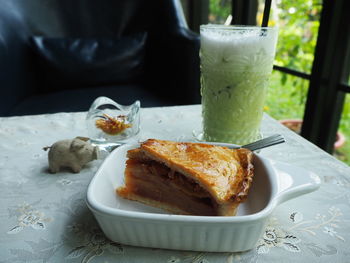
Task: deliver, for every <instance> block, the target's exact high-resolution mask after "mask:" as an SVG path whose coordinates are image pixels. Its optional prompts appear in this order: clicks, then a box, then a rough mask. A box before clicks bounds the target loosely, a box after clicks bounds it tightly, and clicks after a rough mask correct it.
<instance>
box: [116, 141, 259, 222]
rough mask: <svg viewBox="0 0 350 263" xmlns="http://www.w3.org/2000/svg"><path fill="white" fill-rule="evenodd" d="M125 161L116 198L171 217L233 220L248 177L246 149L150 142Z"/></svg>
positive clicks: (248, 153)
mask: <svg viewBox="0 0 350 263" xmlns="http://www.w3.org/2000/svg"><path fill="white" fill-rule="evenodd" d="M127 157H128V160H127V161H126V169H125V186H123V187H120V188H118V189H117V193H118V194H119V196H121V197H123V198H126V199H130V200H135V201H139V202H142V203H144V204H147V205H150V206H154V207H158V208H162V209H165V210H167V211H170V212H172V213H175V214H186V215H205V216H233V215H235V214H236V209H237V207H238V205H239V204H240V203H241V202H243V201H244V200H245V199H246V197H247V194H248V190H249V188H250V185H251V182H252V177H253V164H252V157H253V154H252V152H251V151H249V150H247V149H235V150H233V149H229V148H227V147H221V146H214V145H209V144H204V143H187V142H172V141H164V140H156V139H149V140H147V141H145V142H144V143H142V144H141V146H140V147H139V148H136V149H132V150H129V151H128V153H127Z"/></svg>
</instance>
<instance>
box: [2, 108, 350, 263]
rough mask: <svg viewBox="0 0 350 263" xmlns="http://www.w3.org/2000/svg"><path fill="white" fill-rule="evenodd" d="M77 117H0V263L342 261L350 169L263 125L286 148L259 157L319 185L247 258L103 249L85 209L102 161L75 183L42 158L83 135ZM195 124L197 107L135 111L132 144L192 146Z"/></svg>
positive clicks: (274, 220) (348, 230) (292, 205)
mask: <svg viewBox="0 0 350 263" xmlns="http://www.w3.org/2000/svg"><path fill="white" fill-rule="evenodd" d="M85 115H86V113H58V114H49V115H38V116H24V117H11V118H0V199H1V205H0V221H1V224H0V262H103V263H107V262H142V263H146V262H152V263H154V262H165V263H178V262H188V263H190V262H193V263H200V262H201V263H209V262H210V263H211V262H225V263H226V262H227V263H230V262H327V263H328V262H350V250H349V245H350V222H349V219H350V168H349V167H348V166H347V165H345V164H343V163H341V162H340V161H338V160H336V159H335V158H333V157H332V156H330V155H329V154H327V153H325V152H323V151H322V150H320V149H319V148H317V147H316V146H314V145H312V144H311V143H309V142H308V141H306V140H304V139H303V138H302V137H300V136H298V135H296V134H294V133H293V132H291V131H289V130H288V129H286V128H285V127H283V126H282V125H280V124H279V123H278V122H276V121H275V120H273V119H272V118H270V117H269V116H264V120H263V126H262V132H263V134H264V136H268V135H271V134H274V133H281V134H283V135H284V136H285V137H286V140H287V143H285V144H283V145H279V146H275V147H271V148H268V149H265V150H263V151H262V152H261V154H262V155H263V156H266V157H268V158H272V159H275V160H278V161H283V162H288V163H290V164H293V165H297V166H301V167H304V168H306V169H308V170H310V171H313V172H314V173H316V174H318V175H319V176H320V177H321V179H322V186H321V188H320V189H319V190H318V191H316V192H313V193H311V194H307V195H304V196H301V197H298V198H296V199H293V200H290V201H288V202H286V203H284V204H282V205H280V206H278V208H277V209H276V210H275V211H274V213H273V215H272V217H271V218H270V221H269V224H268V226H267V228H266V230H265V233H264V235H263V236H262V237H261V239H260V240H259V242H258V245H257V247H256V248H255V249H253V250H250V251H248V252H244V253H205V252H188V251H172V250H162V249H148V248H138V247H132V246H125V245H122V244H117V243H113V242H111V241H109V240H108V239H106V238H105V237H104V235H103V233H102V232H101V230H100V228H99V227H98V225H97V223H96V221H95V219H94V217H93V215H92V213H91V212H90V211H89V210H88V208H87V206H86V204H85V196H86V189H87V186H88V184H89V182H90V180H91V178H92V177H93V176H94V174H95V172H96V170H97V169H98V167H99V165H100V164H101V161H100V160H98V161H93V162H91V163H90V164H89V165H88V166H87V167H86V168H84V169H83V170H82V171H81V172H80V173H79V174H72V173H58V174H50V173H48V162H47V152H45V151H43V150H42V148H43V147H45V146H49V145H51V144H52V143H54V142H55V141H58V140H61V139H67V138H74V137H75V136H86V128H85ZM200 116H201V115H200V106H199V105H196V106H183V107H167V108H147V109H142V111H141V126H142V127H141V129H142V130H141V133H140V135H139V137H138V138H137V139H138V140H144V139H147V138H150V137H152V138H159V139H171V140H191V139H193V138H192V132H193V130H198V129H199V128H200V126H201V117H200Z"/></svg>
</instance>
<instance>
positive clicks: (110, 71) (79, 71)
mask: <svg viewBox="0 0 350 263" xmlns="http://www.w3.org/2000/svg"><path fill="white" fill-rule="evenodd" d="M198 52H199V37H198V35H197V34H195V33H193V32H191V31H190V30H188V28H187V24H186V21H185V19H184V16H183V12H182V7H181V4H180V2H179V0H152V1H149V0H99V1H96V0H74V1H72V0H29V1H24V0H0V90H1V93H0V98H1V102H0V116H13V115H28V114H41V113H54V112H61V111H65V112H74V111H85V110H88V108H89V106H90V105H91V103H92V101H93V100H94V99H95V98H96V97H98V96H107V97H110V98H112V99H114V100H116V101H117V102H118V103H121V104H130V103H131V102H133V101H135V100H136V99H139V100H140V101H141V106H142V107H149V106H166V105H182V104H192V103H198V102H199V56H198Z"/></svg>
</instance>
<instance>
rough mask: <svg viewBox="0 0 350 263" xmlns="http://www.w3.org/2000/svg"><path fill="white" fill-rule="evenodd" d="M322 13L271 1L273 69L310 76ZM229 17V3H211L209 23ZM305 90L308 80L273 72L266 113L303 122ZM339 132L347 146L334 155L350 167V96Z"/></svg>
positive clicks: (306, 4)
mask: <svg viewBox="0 0 350 263" xmlns="http://www.w3.org/2000/svg"><path fill="white" fill-rule="evenodd" d="M263 4H264V1H263V0H259V12H258V16H257V24H260V23H261V20H262V10H263ZM321 11H322V1H321V0H293V1H282V0H274V1H272V10H271V16H270V21H269V25H277V26H278V27H279V38H278V45H277V53H276V59H275V64H276V65H279V66H284V67H288V68H292V69H295V70H298V71H300V72H305V73H310V72H311V69H312V62H313V58H314V50H315V46H316V41H317V32H318V28H319V19H320V14H321ZM230 13H231V1H230V0H210V15H209V22H210V23H223V22H224V21H225V20H226V18H227V16H228V15H229V14H230ZM349 84H350V80H349ZM308 86H309V81H308V80H305V79H302V78H298V77H294V76H292V75H288V74H284V73H281V72H279V71H274V72H273V74H272V77H271V80H270V88H269V92H268V98H267V103H266V111H267V113H268V114H270V115H271V116H272V117H274V118H276V119H292V118H298V119H302V118H303V115H304V106H305V102H306V96H307V90H308ZM339 130H340V131H341V132H342V133H343V134H344V135H345V136H346V138H347V143H346V144H345V146H344V147H342V148H341V149H340V150H337V151H336V152H335V155H336V156H337V157H338V158H339V159H341V160H343V161H344V162H346V163H348V164H349V165H350V95H347V96H346V101H345V105H344V109H343V114H342V118H341V122H340V126H339Z"/></svg>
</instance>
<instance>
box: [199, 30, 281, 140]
mask: <svg viewBox="0 0 350 263" xmlns="http://www.w3.org/2000/svg"><path fill="white" fill-rule="evenodd" d="M277 35H278V30H277V28H269V27H265V28H261V27H245V26H220V25H203V26H201V50H200V57H201V95H202V116H203V136H204V140H206V141H217V142H229V143H235V144H246V143H249V142H252V141H254V140H256V139H258V138H259V136H260V124H261V119H262V115H263V107H264V103H265V97H266V91H267V86H268V82H269V77H270V75H271V72H272V67H273V61H274V56H275V50H276V42H277Z"/></svg>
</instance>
